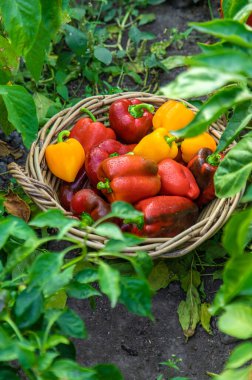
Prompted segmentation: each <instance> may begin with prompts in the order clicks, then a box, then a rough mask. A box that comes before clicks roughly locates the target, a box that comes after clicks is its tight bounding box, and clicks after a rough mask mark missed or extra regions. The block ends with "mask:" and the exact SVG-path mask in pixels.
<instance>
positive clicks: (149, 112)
mask: <svg viewBox="0 0 252 380" xmlns="http://www.w3.org/2000/svg"><path fill="white" fill-rule="evenodd" d="M154 110H155V108H154V106H153V105H151V104H146V103H141V102H140V100H138V99H119V100H116V101H115V102H114V103H112V104H111V106H110V108H109V122H110V126H111V128H112V129H113V130H114V131H115V133H116V136H117V137H118V138H119V139H120V140H122V141H123V142H124V143H127V144H136V143H138V142H139V141H140V140H141V139H142V138H143V137H144V136H145V135H146V134H147V133H148V132H150V130H151V128H152V119H153V112H154Z"/></svg>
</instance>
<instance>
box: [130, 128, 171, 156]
mask: <svg viewBox="0 0 252 380" xmlns="http://www.w3.org/2000/svg"><path fill="white" fill-rule="evenodd" d="M175 140H176V137H174V136H172V135H171V134H170V133H167V130H166V129H165V128H158V129H157V130H155V131H153V132H152V133H150V134H148V135H146V136H144V137H143V138H142V140H140V142H139V143H138V144H137V145H136V146H135V148H134V149H133V152H134V154H136V155H138V156H142V157H144V158H148V159H150V160H153V161H155V162H159V161H161V160H163V159H165V158H175V157H176V156H177V154H178V147H177V144H176V142H175Z"/></svg>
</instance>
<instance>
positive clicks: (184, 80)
mask: <svg viewBox="0 0 252 380" xmlns="http://www.w3.org/2000/svg"><path fill="white" fill-rule="evenodd" d="M244 80H245V77H244V76H242V75H238V74H233V73H223V72H222V71H220V70H218V69H217V68H215V69H214V68H209V67H193V68H190V69H188V70H187V71H185V72H183V73H181V74H180V75H178V76H177V77H176V79H175V80H174V81H173V82H171V83H170V84H168V85H166V86H164V87H161V89H160V91H161V92H162V94H164V95H165V96H167V97H168V98H184V99H186V98H195V97H198V96H202V95H207V94H209V93H211V92H213V91H215V90H217V89H219V88H220V87H222V86H224V85H226V84H228V83H233V82H242V81H244ZM192 84H193V85H192Z"/></svg>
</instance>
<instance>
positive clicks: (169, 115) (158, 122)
mask: <svg viewBox="0 0 252 380" xmlns="http://www.w3.org/2000/svg"><path fill="white" fill-rule="evenodd" d="M194 116H195V115H194V112H193V111H191V110H190V109H189V108H187V107H186V106H185V105H184V104H183V103H181V102H178V101H177V100H168V101H167V102H165V103H164V104H162V106H160V107H159V108H158V109H157V111H156V113H155V115H154V116H153V129H157V128H165V129H166V131H167V132H168V131H172V130H173V131H176V130H178V129H181V128H184V127H185V126H186V125H187V124H189V123H190V122H191V121H192V119H193V118H194Z"/></svg>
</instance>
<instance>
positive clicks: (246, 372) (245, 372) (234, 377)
mask: <svg viewBox="0 0 252 380" xmlns="http://www.w3.org/2000/svg"><path fill="white" fill-rule="evenodd" d="M250 374H251V367H250V366H249V367H247V368H242V369H234V370H233V369H228V370H226V371H224V372H223V373H221V374H220V375H218V376H216V377H215V380H238V379H239V380H249V376H250Z"/></svg>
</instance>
